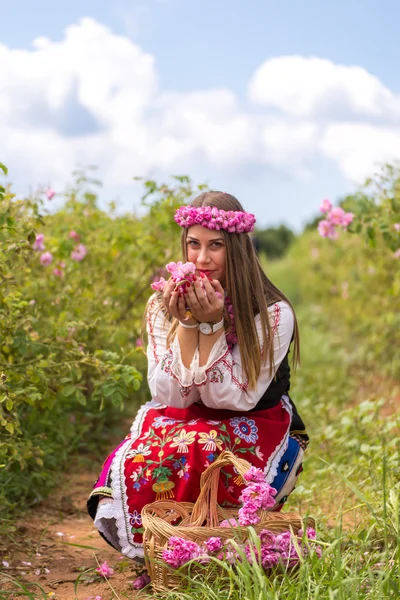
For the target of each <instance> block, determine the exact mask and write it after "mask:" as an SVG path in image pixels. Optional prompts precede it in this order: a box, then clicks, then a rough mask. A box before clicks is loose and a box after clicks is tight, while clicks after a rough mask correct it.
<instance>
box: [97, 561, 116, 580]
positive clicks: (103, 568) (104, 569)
mask: <svg viewBox="0 0 400 600" xmlns="http://www.w3.org/2000/svg"><path fill="white" fill-rule="evenodd" d="M96 573H98V574H99V575H102V576H103V577H111V575H114V569H112V568H111V567H109V566H108V564H107V561H104V562H103V564H102V565H100V567H99V568H98V569H96Z"/></svg>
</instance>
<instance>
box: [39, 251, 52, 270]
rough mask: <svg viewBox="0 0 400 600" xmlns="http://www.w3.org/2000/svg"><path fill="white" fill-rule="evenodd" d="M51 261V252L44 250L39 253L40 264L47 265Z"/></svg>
mask: <svg viewBox="0 0 400 600" xmlns="http://www.w3.org/2000/svg"><path fill="white" fill-rule="evenodd" d="M52 261H53V255H52V254H51V252H44V253H43V254H41V255H40V264H42V265H43V266H44V267H47V266H48V265H49V264H50V263H51V262H52Z"/></svg>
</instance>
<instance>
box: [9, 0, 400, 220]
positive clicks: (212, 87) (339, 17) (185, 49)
mask: <svg viewBox="0 0 400 600" xmlns="http://www.w3.org/2000/svg"><path fill="white" fill-rule="evenodd" d="M0 15H1V19H0V161H1V162H3V163H5V164H6V165H7V166H8V167H9V180H10V181H12V183H13V188H14V190H15V191H16V192H17V194H18V195H24V194H27V193H29V192H30V191H32V190H34V189H36V188H37V187H41V188H42V189H44V188H46V186H52V187H53V188H54V189H55V190H56V191H57V192H58V195H57V196H56V200H55V201H53V206H57V197H58V202H60V201H61V197H62V196H61V195H62V192H63V190H64V189H65V187H66V185H67V184H68V182H71V173H72V171H73V170H74V169H75V168H76V166H77V165H96V166H97V167H98V171H97V174H98V177H99V178H100V179H101V180H102V181H103V188H102V191H101V202H102V205H104V206H106V205H107V203H108V202H110V201H111V200H115V201H116V203H117V206H118V209H119V211H121V212H122V211H130V210H137V207H138V206H139V203H140V193H141V188H140V184H138V183H135V182H134V181H133V177H135V176H143V177H151V178H155V179H157V180H159V181H165V180H166V179H167V178H168V177H169V176H170V175H173V174H187V175H190V176H191V177H192V179H193V180H194V181H195V182H196V183H204V182H205V183H207V184H209V186H210V187H211V188H212V189H219V190H222V191H229V192H230V193H232V194H234V195H235V196H237V197H238V198H239V200H240V201H241V202H242V204H243V205H244V206H245V208H246V209H247V210H248V211H250V212H254V213H255V214H256V217H257V220H258V224H259V225H260V226H274V225H278V224H280V223H285V224H286V225H288V226H290V227H292V228H294V229H296V230H300V229H301V227H302V226H303V225H304V224H305V223H306V222H307V221H309V220H310V219H312V218H313V217H314V216H315V214H316V213H317V211H318V207H319V205H320V203H321V201H322V200H323V199H324V198H330V199H331V200H332V201H333V202H337V201H338V200H339V199H340V198H341V197H343V195H345V194H347V193H352V192H354V191H355V190H356V189H357V188H358V186H360V185H361V184H362V182H363V181H364V179H365V178H366V177H368V176H370V175H372V174H373V173H374V172H376V170H377V169H378V166H379V164H382V163H383V162H385V161H394V160H396V159H399V158H400V70H399V68H398V64H399V58H400V56H399V55H400V44H399V42H398V31H397V24H398V23H399V19H400V3H399V2H397V1H396V0H381V1H380V2H377V1H375V0H346V1H344V0H337V1H336V2H334V3H333V2H331V3H326V2H323V1H322V0H321V1H317V0H302V1H300V0H280V1H279V2H277V1H270V0H264V1H262V0H247V1H244V0H243V1H239V0H230V1H228V0H201V1H199V0H137V1H136V0H130V1H128V0H114V2H105V1H103V0H96V1H92V0H80V1H79V2H78V1H77V0H69V2H68V3H57V4H55V3H54V2H50V1H48V0H36V1H35V2H32V1H31V0H13V1H12V2H10V1H9V0H7V1H4V0H0Z"/></svg>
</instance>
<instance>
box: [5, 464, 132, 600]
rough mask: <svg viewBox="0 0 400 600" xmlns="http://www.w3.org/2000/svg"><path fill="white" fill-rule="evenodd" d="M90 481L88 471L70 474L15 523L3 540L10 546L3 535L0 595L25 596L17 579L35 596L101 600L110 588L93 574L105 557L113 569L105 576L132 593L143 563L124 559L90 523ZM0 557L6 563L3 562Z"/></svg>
mask: <svg viewBox="0 0 400 600" xmlns="http://www.w3.org/2000/svg"><path fill="white" fill-rule="evenodd" d="M93 483H94V477H93V475H91V474H87V473H83V474H78V475H71V476H70V477H69V478H68V482H67V483H66V484H65V485H64V486H63V487H61V488H60V489H58V490H57V492H56V493H55V494H54V495H52V496H50V497H49V498H48V499H47V500H46V501H45V502H44V503H43V504H41V505H40V507H38V508H37V509H36V511H37V512H36V513H35V511H33V510H31V511H30V512H29V513H27V515H26V518H27V519H29V522H25V523H22V522H21V523H20V524H19V527H18V529H17V531H16V532H15V535H13V540H12V541H11V543H10V541H8V543H7V545H8V548H7V547H6V546H5V545H4V544H5V543H6V541H5V540H2V541H1V542H0V555H1V556H2V559H1V560H0V590H1V591H0V599H1V600H2V599H3V598H7V599H8V598H13V599H14V598H21V597H29V596H27V595H26V594H22V593H21V592H22V590H21V589H19V592H20V594H18V585H17V584H16V582H15V580H18V581H19V582H20V584H21V585H22V586H24V587H26V588H27V589H29V591H31V593H35V596H34V597H35V598H45V597H47V598H52V599H53V600H76V599H77V600H84V599H85V598H88V597H91V596H93V597H95V596H101V598H102V600H108V599H110V598H111V597H112V596H113V594H112V590H111V589H110V586H109V585H108V584H107V582H106V581H105V580H104V578H102V577H101V576H99V575H97V574H96V573H95V569H96V568H97V567H98V563H100V564H102V563H103V562H104V561H107V563H108V565H109V566H110V567H112V568H113V569H114V570H115V573H114V575H112V576H111V577H110V578H109V584H110V585H111V586H112V587H113V588H114V590H115V592H117V594H119V595H120V596H121V597H123V598H126V597H129V598H133V597H135V594H136V593H135V591H134V590H133V587H132V584H131V583H130V582H132V581H133V580H134V579H136V577H137V576H138V574H139V573H140V571H141V570H142V569H143V568H142V567H140V566H138V567H137V569H136V564H137V563H134V562H133V561H131V560H129V559H124V558H122V557H121V555H120V554H119V553H118V552H117V551H115V550H113V549H112V548H111V547H110V546H108V544H106V543H105V542H104V541H103V540H102V538H101V537H100V536H99V534H98V533H97V530H96V529H95V528H94V527H93V524H92V520H91V519H90V517H89V516H88V514H87V512H86V506H85V504H86V498H87V495H88V491H89V490H90V489H91V488H92V485H93ZM82 546H86V548H83V547H82ZM2 561H5V563H6V564H4V563H3V565H1V562H2ZM7 564H8V565H9V566H8V567H7V566H6V565H7ZM135 569H136V570H135ZM10 577H12V578H13V579H14V581H11V580H10ZM32 583H36V584H39V585H40V586H41V587H42V588H43V590H44V592H45V593H43V592H42V591H41V590H40V588H38V587H36V591H35V587H31V586H30V584H32ZM30 597H33V596H30ZM114 597H115V596H114ZM93 600H94V598H93Z"/></svg>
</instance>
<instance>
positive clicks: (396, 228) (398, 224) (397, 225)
mask: <svg viewBox="0 0 400 600" xmlns="http://www.w3.org/2000/svg"><path fill="white" fill-rule="evenodd" d="M393 227H394V229H395V231H400V223H395V224H394V225H393Z"/></svg>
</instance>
